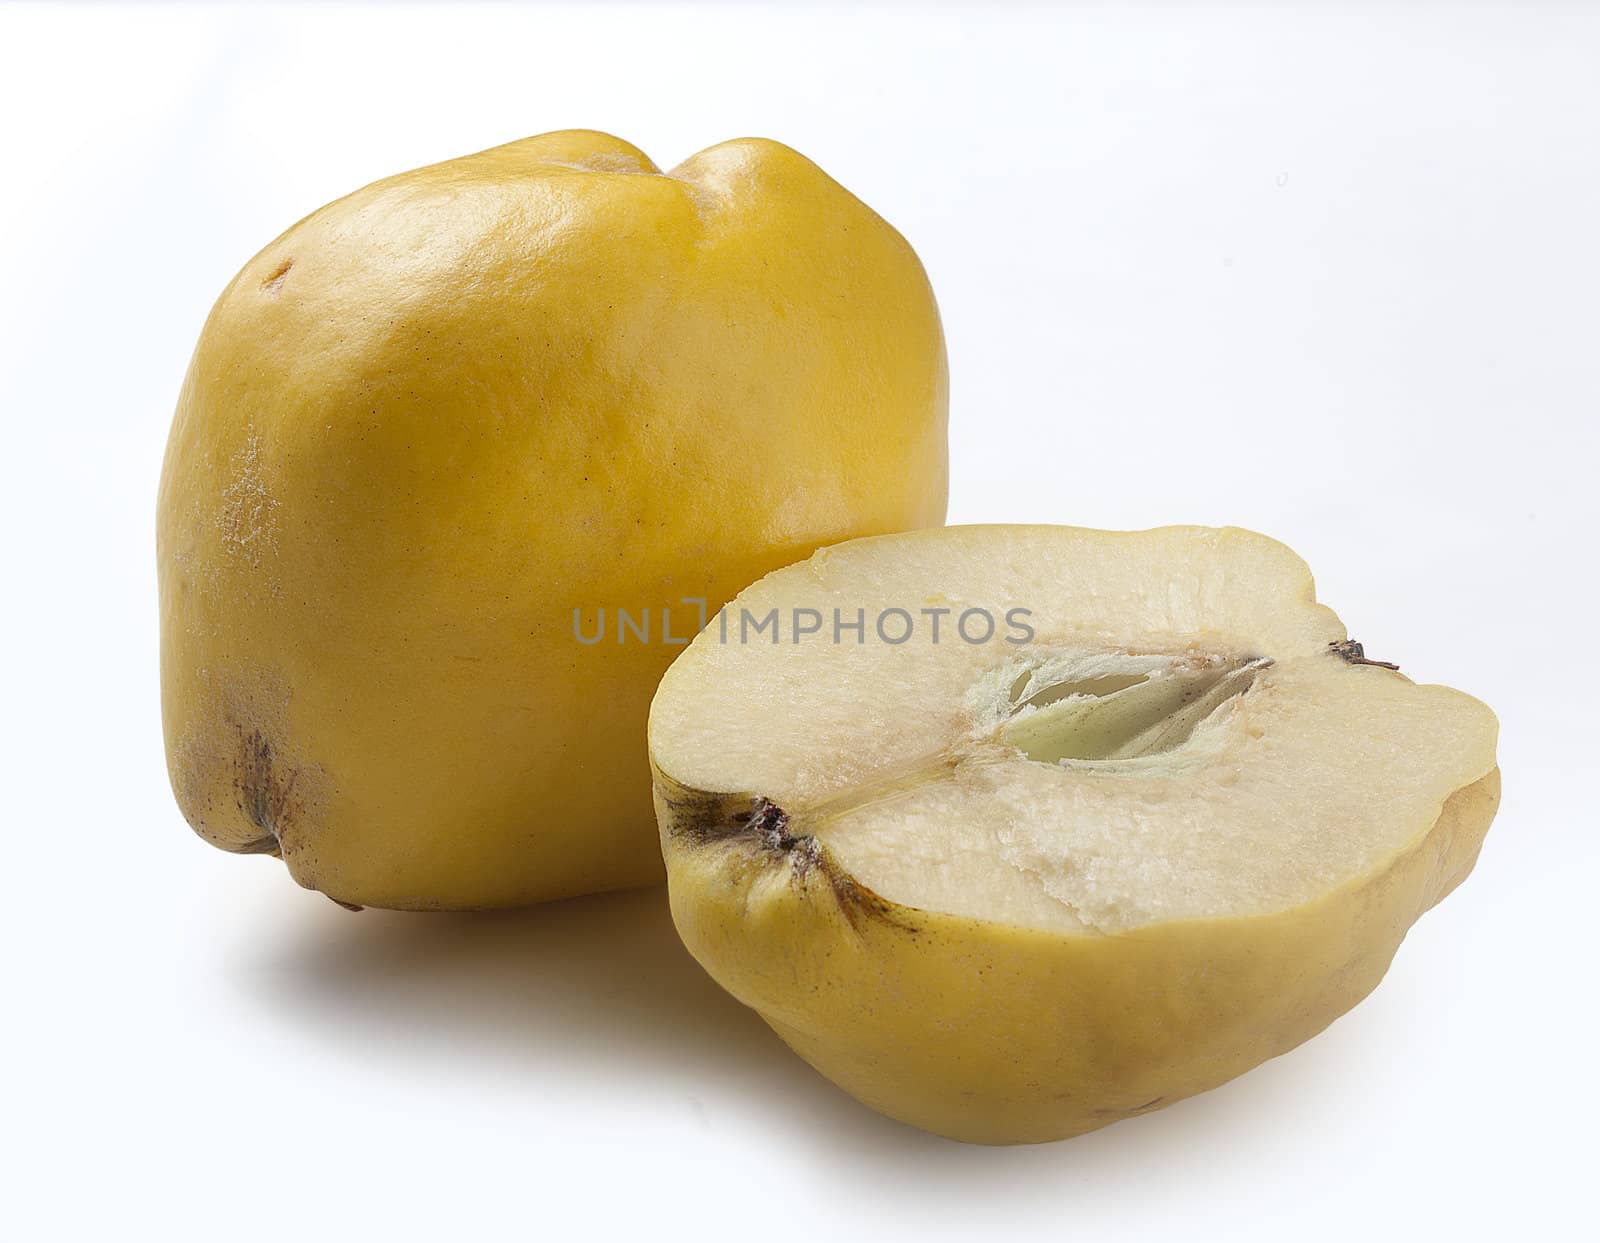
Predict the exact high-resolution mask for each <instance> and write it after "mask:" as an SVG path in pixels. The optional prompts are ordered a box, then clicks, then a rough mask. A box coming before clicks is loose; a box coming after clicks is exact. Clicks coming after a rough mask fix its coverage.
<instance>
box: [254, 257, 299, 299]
mask: <svg viewBox="0 0 1600 1243" xmlns="http://www.w3.org/2000/svg"><path fill="white" fill-rule="evenodd" d="M292 267H294V260H293V259H285V260H284V261H283V262H282V263H280V264H279V265H278V266H277V267H275V268H273V269H272V275H271V276H269V277H267V279H266V280H264V281H262V282H261V292H262V293H277V292H278V290H279V289H281V288H282V287H283V278H284V277H286V276H288V275H289V269H290V268H292Z"/></svg>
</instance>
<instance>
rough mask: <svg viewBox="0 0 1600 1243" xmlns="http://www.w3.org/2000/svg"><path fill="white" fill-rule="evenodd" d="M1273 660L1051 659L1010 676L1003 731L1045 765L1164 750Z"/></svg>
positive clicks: (1003, 735) (1117, 656)
mask: <svg viewBox="0 0 1600 1243" xmlns="http://www.w3.org/2000/svg"><path fill="white" fill-rule="evenodd" d="M1271 663H1272V662H1271V661H1270V660H1266V659H1264V658H1261V657H1223V656H1205V655H1184V656H1159V655H1157V656H1148V655H1134V654H1126V653H1124V654H1112V655H1105V654H1101V655H1099V656H1097V657H1092V658H1086V657H1080V658H1078V659H1063V660H1057V661H1054V662H1047V663H1045V664H1043V665H1041V666H1040V667H1039V668H1038V669H1037V670H1036V671H1035V672H1034V673H1033V674H1032V675H1031V676H1029V677H1028V678H1027V679H1026V680H1024V681H1022V683H1021V686H1020V688H1018V686H1017V683H1016V682H1013V688H1014V689H1013V694H1012V700H1013V707H1012V714H1011V716H1010V718H1009V719H1008V720H1006V721H1005V723H1004V724H1003V725H1002V726H1001V729H1000V737H1001V738H1002V739H1003V740H1004V741H1005V742H1007V743H1009V744H1010V745H1012V746H1014V747H1017V748H1018V749H1020V750H1021V751H1022V752H1023V754H1025V755H1026V756H1027V757H1028V758H1029V759H1030V760H1037V761H1039V762H1040V763H1044V764H1059V763H1061V762H1062V761H1063V760H1071V761H1086V762H1094V761H1104V760H1132V759H1142V758H1144V757H1146V756H1152V755H1162V754H1165V753H1166V752H1169V751H1175V750H1177V749H1178V748H1180V747H1182V746H1183V745H1184V744H1185V743H1187V742H1188V741H1189V740H1190V739H1191V738H1192V737H1193V736H1194V734H1195V731H1196V730H1198V729H1199V728H1200V727H1201V726H1202V725H1203V724H1204V723H1205V722H1206V721H1208V720H1209V719H1211V718H1212V717H1213V716H1214V715H1216V714H1217V713H1218V712H1220V711H1221V710H1222V709H1223V707H1224V705H1226V704H1228V703H1229V702H1230V701H1231V700H1233V699H1236V698H1237V697H1238V696H1240V695H1243V694H1244V693H1245V692H1246V691H1248V690H1249V689H1250V687H1251V686H1252V685H1254V683H1255V681H1256V678H1257V677H1258V676H1259V675H1260V673H1261V671H1262V670H1263V669H1265V668H1267V667H1268V666H1269V665H1270V664H1271ZM1119 665H1120V666H1122V667H1121V668H1118V667H1116V666H1119Z"/></svg>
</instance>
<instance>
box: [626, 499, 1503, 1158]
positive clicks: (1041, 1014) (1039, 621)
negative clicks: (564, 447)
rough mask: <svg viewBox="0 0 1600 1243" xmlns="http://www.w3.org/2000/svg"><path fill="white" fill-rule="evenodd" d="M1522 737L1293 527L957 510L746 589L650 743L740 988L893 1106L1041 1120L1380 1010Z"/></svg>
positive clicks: (701, 904) (678, 888)
mask: <svg viewBox="0 0 1600 1243" xmlns="http://www.w3.org/2000/svg"><path fill="white" fill-rule="evenodd" d="M774 614H776V617H775V618H774V616H773V615H774ZM986 618H987V619H988V620H987V621H986V620H985V619H986ZM1495 735H1496V723H1495V718H1494V716H1493V714H1492V713H1491V712H1490V711H1489V709H1488V708H1486V707H1485V706H1484V705H1483V704H1482V703H1480V702H1478V701H1477V700H1475V699H1472V698H1470V697H1469V696H1467V695H1464V694H1461V693H1459V692H1457V691H1454V690H1449V689H1447V688H1444V687H1439V686H1419V685H1416V684H1414V683H1412V682H1411V681H1409V680H1408V679H1407V678H1405V677H1403V676H1402V675H1401V674H1400V673H1399V672H1397V671H1395V670H1394V669H1393V668H1392V667H1390V666H1386V665H1384V664H1382V663H1380V662H1376V661H1373V660H1371V659H1368V658H1367V657H1366V655H1365V654H1364V652H1363V650H1362V648H1361V646H1360V645H1359V644H1357V643H1354V642H1352V641H1351V640H1349V638H1348V637H1347V635H1346V633H1345V630H1344V627H1343V626H1342V625H1341V624H1340V622H1339V619H1338V618H1337V617H1336V616H1335V615H1334V614H1333V613H1332V612H1331V611H1330V610H1329V609H1327V608H1326V607H1324V606H1322V605H1320V604H1318V603H1316V601H1315V597H1314V593H1313V588H1312V580H1311V575H1310V573H1309V571H1308V570H1307V568H1306V566H1305V564H1304V563H1303V562H1302V561H1300V559H1299V558H1298V557H1296V556H1295V555H1294V554H1293V553H1292V552H1290V551H1289V550H1288V549H1287V548H1285V547H1283V546H1282V545H1281V544H1278V543H1276V542H1274V541H1272V540H1270V539H1267V538H1265V537H1264V536H1260V535H1256V534H1253V533H1251V532H1247V531H1241V530H1235V529H1224V530H1210V529H1199V528H1167V529H1162V530H1156V531H1145V532H1131V533H1130V532H1102V531H1088V530H1079V529H1073V528H1066V527H966V528H960V527H956V528H948V529H944V530H934V531H923V532H915V533H911V534H906V535H893V536H885V537H881V538H873V539H864V540H856V541H852V542H850V543H846V544H841V545H838V546H835V547H833V548H829V549H824V550H823V551H821V552H818V553H817V554H816V555H814V556H813V557H811V558H810V559H809V560H808V561H805V562H802V563H800V564H797V565H794V566H790V567H788V568H786V569H782V570H779V571H777V572H775V573H773V574H769V575H768V576H767V577H765V578H763V579H762V580H761V581H759V582H758V583H756V584H755V585H754V586H752V587H750V588H748V589H747V590H746V591H745V592H744V593H743V594H741V595H740V596H739V597H738V598H737V599H736V600H735V601H734V602H733V604H732V605H730V606H729V608H728V609H727V610H726V611H725V612H724V613H723V614H722V615H721V616H720V617H719V618H717V619H714V620H713V622H712V624H711V625H710V626H708V627H707V629H706V630H705V631H704V632H703V633H702V634H701V635H700V636H699V637H698V638H697V639H696V640H695V642H694V643H693V645H692V646H691V647H689V648H688V649H687V650H686V651H685V652H684V654H683V655H682V656H681V657H680V658H679V659H678V660H677V662H676V663H675V664H674V665H673V666H672V668H671V669H670V670H669V671H668V673H667V675H666V677H665V679H664V680H663V682H662V684H661V687H660V689H659V691H658V692H657V695H656V698H655V702H654V705H653V707H652V711H651V719H650V752H651V758H652V764H653V769H654V780H655V792H656V805H657V813H658V818H659V821H660V826H661V832H662V843H663V848H664V852H665V855H666V860H667V868H668V877H669V884H670V887H671V898H672V910H673V917H674V919H675V921H676V924H677V927H678V930H679V932H680V933H681V935H682V936H683V938H684V941H685V942H686V944H687V945H688V947H689V949H690V951H691V952H692V953H693V954H694V955H695V957H696V958H697V959H698V960H699V961H700V962H701V963H702V964H703V965H704V966H705V967H706V969H707V970H708V971H709V972H710V973H711V974H712V976H714V977H715V978H716V979H717V980H718V981H719V982H720V983H721V984H722V985H723V986H724V987H725V988H727V989H728V990H729V991H730V992H731V993H732V994H733V995H734V996H736V997H737V998H739V999H740V1000H741V1001H743V1002H744V1003H746V1004H747V1005H749V1006H752V1007H754V1008H755V1009H756V1010H757V1011H759V1012H760V1013H761V1014H762V1016H763V1017H764V1018H765V1019H766V1020H767V1022H768V1023H770V1024H771V1025H772V1027H773V1028H774V1029H776V1031H777V1032H778V1034H779V1035H780V1036H782V1037H783V1039H784V1040H785V1041H787V1042H788V1043H789V1045H790V1046H792V1047H793V1048H794V1049H795V1050H796V1051H797V1052H798V1053H799V1054H800V1055H801V1056H802V1057H804V1058H805V1059H806V1060H807V1061H809V1062H810V1063H811V1064H812V1065H813V1066H815V1067H816V1068H817V1069H818V1070H820V1071H821V1072H822V1073H823V1074H824V1075H826V1076H828V1077H829V1078H830V1079H832V1080H834V1081H835V1082H836V1083H838V1084H839V1085H840V1086H842V1087H843V1088H845V1089H846V1090H847V1091H849V1092H851V1093H853V1094H854V1095H855V1096H857V1097H858V1098H860V1099H861V1100H862V1101H864V1102H866V1103H867V1104H868V1105H870V1106H872V1107H874V1108H876V1109H878V1110H881V1111H882V1112H884V1113H887V1114H889V1115H891V1116H893V1117H895V1118H899V1119H902V1120H904V1121H906V1122H909V1123H912V1124H914V1125H916V1126H919V1127H923V1128H925V1129H927V1130H930V1131H934V1132H938V1133H940V1134H944V1135H948V1136H953V1137H956V1138H959V1139H964V1140H971V1141H977V1142H983V1143H1015V1142H1032V1141H1041V1140H1050V1139H1057V1138H1062V1137H1065V1136H1070V1135H1075V1134H1078V1133H1080V1132H1083V1131H1088V1130H1092V1129H1094V1128H1096V1127H1099V1126H1103V1125H1105V1124H1106V1123H1109V1122H1113V1121H1116V1120H1118V1119H1121V1118H1126V1117H1129V1116H1132V1115H1135V1114H1140V1113H1145V1112H1148V1111H1151V1110H1155V1109H1158V1108H1160V1107H1162V1106H1164V1105H1167V1104H1170V1103H1172V1102H1174V1101H1177V1100H1180V1099H1182V1098H1184V1097H1186V1096H1190V1095H1193V1094H1194V1093H1197V1092H1202V1091H1205V1090H1206V1089H1209V1088H1212V1087H1215V1086H1216V1085H1218V1084H1221V1083H1223V1082H1224V1081H1226V1080H1228V1079H1230V1078H1232V1077H1233V1076H1235V1075H1238V1074H1240V1073H1241V1072H1243V1071H1245V1070H1248V1069H1249V1068H1251V1067H1253V1066H1255V1065H1257V1064H1258V1063H1260V1062H1262V1061H1264V1060H1266V1059H1267V1058H1270V1057H1273V1056H1275V1055H1277V1054H1279V1053H1283V1052H1285V1051H1286V1050H1288V1049H1291V1048H1293V1047H1294V1046H1295V1045H1297V1044H1299V1043H1300V1042H1302V1041H1304V1040H1306V1039H1307V1038H1308V1037H1310V1036H1312V1035H1314V1034H1316V1033H1317V1032H1318V1031H1320V1030H1322V1029H1323V1028H1324V1027H1325V1026H1327V1025H1328V1024H1329V1023H1330V1022H1331V1021H1332V1020H1333V1019H1334V1018H1336V1017H1337V1016H1339V1015H1340V1014H1342V1013H1344V1012H1345V1011H1346V1010H1348V1009H1349V1008H1350V1007H1351V1006H1353V1005H1354V1004H1355V1003H1356V1002H1357V1001H1359V1000H1360V999H1361V998H1362V997H1364V996H1365V995H1366V994H1367V993H1368V992H1369V991H1370V990H1371V989H1372V988H1373V987H1374V986H1375V985H1376V984H1377V983H1378V981H1379V980H1380V979H1381V978H1382V976H1383V973H1384V971H1385V970H1386V968H1387V967H1388V964H1389V961H1390V959H1391V957H1392V956H1393V954H1394V952H1395V950H1396V948H1397V947H1398V945H1399V943H1400V941H1401V939H1402V938H1403V937H1404V935H1405V933H1406V930H1407V929H1408V928H1409V927H1410V926H1411V924H1412V923H1413V922H1414V921H1415V920H1416V919H1417V917H1418V916H1419V915H1421V914H1422V912H1423V911H1425V910H1427V909H1428V908H1429V907H1430V906H1432V905H1433V904H1434V903H1435V902H1437V901H1438V900H1439V899H1440V898H1441V897H1443V896H1444V895H1445V894H1446V893H1448V892H1449V891H1450V890H1451V889H1452V888H1453V887H1454V886H1455V885H1456V884H1457V883H1459V882H1460V880H1461V879H1462V878H1463V877H1464V876H1465V875H1466V874H1467V872H1468V871H1469V870H1470V869H1471V867H1472V865H1473V862H1474V860H1475V859H1476V857H1477V853H1478V848H1479V845H1480V843H1481V842H1482V840H1483V836H1484V833H1485V832H1486V830H1487V829H1488V826H1489V822H1490V820H1491V818H1492V817H1493V814H1494V810H1495V807H1496V804H1497V802H1498V797H1499V770H1498V768H1497V767H1496V762H1495Z"/></svg>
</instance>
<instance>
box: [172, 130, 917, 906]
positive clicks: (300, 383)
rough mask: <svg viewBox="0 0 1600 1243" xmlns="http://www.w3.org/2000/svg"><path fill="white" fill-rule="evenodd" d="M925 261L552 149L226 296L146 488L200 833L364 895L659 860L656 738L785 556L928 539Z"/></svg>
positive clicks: (727, 167) (614, 153)
mask: <svg viewBox="0 0 1600 1243" xmlns="http://www.w3.org/2000/svg"><path fill="white" fill-rule="evenodd" d="M946 401H947V382H946V368H945V355H944V343H943V337H942V333H941V330H940V324H939V316H938V311H937V309H936V306H935V303H934V299H933V295H932V292H931V290H930V288H929V285H928V281H927V278H926V275H925V274H924V272H923V269H922V266H921V264H920V263H919V262H918V260H917V257H916V255H915V254H914V253H913V251H912V249H911V247H910V246H909V245H907V243H906V242H905V240H904V239H903V238H901V237H900V235H899V234H898V233H896V232H895V230H894V229H893V228H891V227H890V226H889V225H888V224H887V223H885V222H884V221H883V220H882V219H881V218H879V217H878V216H877V215H876V214H874V213H873V212H872V211H871V210H870V209H869V208H867V207H866V206H865V205H863V204H862V203H861V202H860V201H859V200H857V199H856V198H854V197H853V196H852V195H850V194H849V193H848V192H847V191H845V190H844V189H843V188H842V187H841V186H839V185H838V184H837V183H835V182H834V181H833V180H831V179H830V178H829V177H828V176H826V175H825V174H824V173H823V172H822V171H821V170H820V169H819V168H817V166H816V165H814V164H812V163H811V162H810V161H808V160H806V159H805V158H804V157H802V156H800V155H798V154H797V153H796V152H794V151H792V150H790V149H788V148H787V147H784V146H781V145H779V144H777V143H774V142H770V141H765V140H760V139H741V140H737V141H733V142H728V143H723V144H721V145H719V146H716V147H712V148H710V149H709V150H707V151H703V152H701V153H700V154H699V155H697V156H694V157H693V158H692V159H690V160H688V161H687V162H685V163H684V164H681V165H679V166H678V167H677V168H675V169H673V170H671V171H670V172H666V173H663V172H661V171H660V170H659V169H657V168H656V166H655V165H654V164H652V163H651V162H650V160H649V159H648V158H647V157H646V156H645V155H644V154H643V153H642V152H641V151H639V150H638V149H637V148H635V147H633V146H631V145H630V144H628V143H626V142H623V141H621V140H620V139H617V138H612V137H609V136H606V135H604V134H599V133H593V132H587V131H572V132H561V133H553V134H545V135H542V136H539V137H535V138H529V139H525V140H523V141H520V142H514V143H511V144H509V145H506V146H502V147H497V148H494V149H492V150H489V151H485V152H482V153H480V154H477V155H472V156H467V157H465V158H463V159H458V160H453V161H450V162H448V163H444V164H439V165H435V166H433V167H430V168H424V169H419V170H417V171H414V172H409V173H405V174H402V175H400V176H397V177H393V178H390V179H388V180H385V181H381V182H378V183H376V184H374V185H371V186H368V187H366V188H365V189H362V190H358V191H357V192H356V193H354V194H352V195H350V196H349V197H347V198H343V199H340V200H339V201H337V202H335V203H332V204H330V205H329V206H327V207H324V208H323V209H321V210H320V211H318V212H315V213H314V214H312V215H311V216H309V217H307V218H306V219H305V220H302V221H301V222H300V223H299V224H297V225H295V226H294V227H293V228H291V229H290V230H289V231H288V232H286V233H285V234H283V235H282V236H281V237H280V238H278V239H277V240H276V241H275V242H273V243H272V244H271V245H269V246H268V247H267V248H266V249H265V250H263V251H261V253H260V254H258V255H257V256H256V257H255V258H254V259H252V260H250V262H249V263H247V264H246V265H245V267H244V269H243V270H242V271H241V272H240V273H239V274H238V276H237V277H236V278H235V279H234V280H233V282H232V284H230V285H229V286H228V288H227V289H226V290H225V291H224V293H223V294H222V296H221V298H220V299H219V300H218V302H217V304H216V307H215V309H214V310H213V311H212V313H211V315H210V318H209V319H208V321H207V323H206V325H205V329H204V331H203V333H202V335H201V337H200V341H199V345H198V347H197V349H196V351H195V354H194V358H193V362H192V364H191V366H190V369H189V372H188V376H187V378H186V380H185V382H184V385H183V390H182V394H181V396H180V398H179V402H178V408H177V413H176V417H175V419H174V421H173V426H172V432H171V438H170V441H169V443H168V448H167V455H166V462H165V468H164V470H163V474H162V481H161V489H160V501H159V522H158V556H159V563H160V602H161V649H162V702H163V716H164V724H165V730H166V740H167V755H168V765H169V769H170V774H171V778H172V784H173V788H174V790H175V792H176V795H177V799H178V803H179V805H180V807H181V808H182V810H183V813H184V815H185V816H186V817H187V819H188V820H189V823H190V824H191V825H193V827H194V828H195V830H196V831H197V832H198V833H200V835H201V836H202V837H204V838H206V839H207V840H208V841H210V842H212V843H213V844H215V845H217V846H220V847H222V848H224V849H227V850H232V851H239V852H247V853H268V854H275V855H279V856H281V857H282V859H283V860H284V862H285V863H286V864H287V865H288V868H289V871H290V873H291V874H292V875H293V876H294V878H295V879H296V880H297V881H299V882H300V883H301V884H302V885H305V886H308V887H310V888H314V889H319V890H321V891H323V892H325V893H326V894H328V895H329V896H330V897H332V898H334V899H336V900H338V901H340V902H343V903H346V904H349V905H358V906H360V905H373V906H384V907H396V908H441V907H448V908H463V907H494V906H504V905H513V904H521V903H528V902H534V901H538V900H541V899H549V898H559V897H563V896H567V895H572V894H579V893H584V892H588V891H593V890H603V889H611V888H619V887H626V886H633V885H640V884H646V883H650V882H652V881H655V880H658V879H659V878H660V877H661V875H662V864H661V858H660V854H659V851H658V849H657V846H656V842H655V827H654V823H653V816H652V813H651V791H650V767H649V764H648V761H647V754H646V747H645V720H646V714H647V711H648V707H649V703H650V697H651V694H652V692H653V691H654V689H655V686H656V683H657V681H658V679H659V677H660V675H661V673H662V672H663V670H665V668H666V667H667V665H668V664H669V663H670V662H671V660H672V658H673V657H674V656H676V655H677V654H678V653H679V652H681V651H682V650H683V649H682V646H681V644H682V643H683V642H685V641H686V640H687V639H688V638H689V636H690V635H692V634H693V633H694V631H695V630H696V629H697V627H698V626H699V624H700V622H701V620H702V618H703V617H704V616H706V615H709V614H710V613H713V612H715V610H716V609H717V608H718V606H719V605H721V604H722V603H723V602H724V601H725V600H727V599H728V598H730V597H731V596H732V595H733V594H734V592H736V591H737V590H738V589H739V588H741V587H743V586H744V585H745V584H747V583H748V582H750V581H752V580H753V579H755V578H758V577H760V576H761V575H762V574H764V573H765V572H767V571H769V570H771V569H774V568H775V567H778V566H780V565H784V564H786V563H789V562H792V561H795V560H797V559H799V558H802V557H804V556H806V555H808V554H809V553H810V552H811V551H812V550H813V549H815V548H817V547H818V546H820V545H824V544H830V543H835V542H837V541H839V540H843V539H846V538H849V537H852V536H858V535H867V534H873V533H881V532H891V531H897V530H902V529H907V528H917V527H926V526H932V525H938V524H939V523H941V522H942V521H943V519H944V512H945V494H946V445H945V414H946Z"/></svg>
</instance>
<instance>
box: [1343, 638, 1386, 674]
mask: <svg viewBox="0 0 1600 1243" xmlns="http://www.w3.org/2000/svg"><path fill="white" fill-rule="evenodd" d="M1328 650H1329V651H1330V652H1332V653H1333V654H1334V655H1335V656H1337V657H1339V659H1341V660H1342V661H1344V662H1345V663H1346V664H1347V665H1371V666H1373V667H1374V668H1376V669H1392V670H1393V671H1394V672H1396V673H1399V672H1400V666H1399V665H1391V664H1390V663H1389V662H1388V661H1386V660H1368V659H1367V651H1366V649H1365V648H1364V647H1362V646H1361V644H1359V643H1357V642H1356V641H1355V640H1354V639H1340V640H1337V641H1335V642H1333V643H1330V644H1328Z"/></svg>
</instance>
